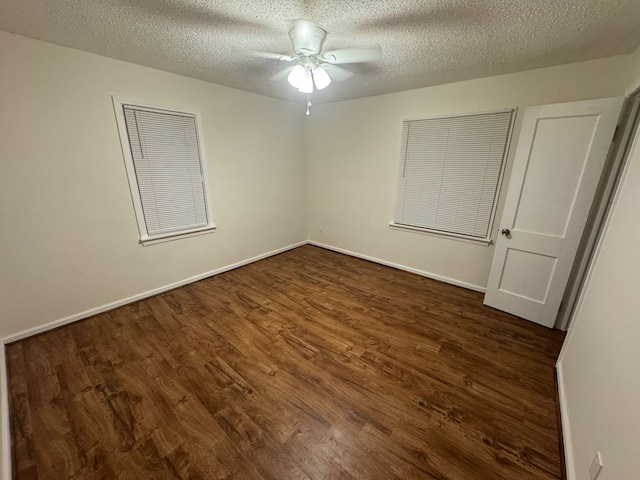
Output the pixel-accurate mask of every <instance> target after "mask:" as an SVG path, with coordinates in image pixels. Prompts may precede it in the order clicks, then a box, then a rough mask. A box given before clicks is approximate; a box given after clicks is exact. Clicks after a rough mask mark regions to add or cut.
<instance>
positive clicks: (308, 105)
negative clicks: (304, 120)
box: [307, 93, 312, 117]
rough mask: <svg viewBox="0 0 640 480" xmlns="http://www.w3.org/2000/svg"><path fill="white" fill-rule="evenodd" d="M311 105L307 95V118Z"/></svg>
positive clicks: (308, 94)
mask: <svg viewBox="0 0 640 480" xmlns="http://www.w3.org/2000/svg"><path fill="white" fill-rule="evenodd" d="M311 105H312V103H311V94H310V93H307V117H308V116H309V115H311V112H310V111H309V108H310V107H311Z"/></svg>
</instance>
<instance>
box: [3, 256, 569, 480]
mask: <svg viewBox="0 0 640 480" xmlns="http://www.w3.org/2000/svg"><path fill="white" fill-rule="evenodd" d="M563 339H564V335H563V334H562V333H561V332H558V331H553V330H548V329H545V328H543V327H541V326H538V325H534V324H532V323H529V322H526V321H524V320H521V319H518V318H516V317H513V316H511V315H508V314H506V313H504V312H500V311H497V310H494V309H491V308H489V307H486V306H484V305H483V304H482V295H481V294H479V293H477V292H473V291H470V290H465V289H462V288H458V287H454V286H451V285H447V284H444V283H440V282H437V281H434V280H430V279H427V278H424V277H419V276H417V275H413V274H410V273H407V272H403V271H398V270H394V269H391V268H388V267H384V266H382V265H378V264H374V263H370V262H367V261H364V260H359V259H355V258H352V257H348V256H346V255H342V254H338V253H334V252H330V251H327V250H323V249H321V248H317V247H312V246H304V247H300V248H297V249H295V250H291V251H289V252H285V253H283V254H280V255H277V256H275V257H271V258H268V259H265V260H262V261H259V262H256V263H253V264H250V265H246V266H244V267H241V268H238V269H236V270H232V271H230V272H226V273H224V274H220V275H217V276H215V277H211V278H209V279H205V280H202V281H200V282H196V283H193V284H190V285H187V286H184V287H181V288H179V289H175V290H172V291H170V292H166V293H164V294H161V295H158V296H155V297H152V298H148V299H145V300H141V301H138V302H135V303H133V304H130V305H126V306H123V307H121V308H118V309H115V310H112V311H109V312H105V313H103V314H100V315H97V316H94V317H92V318H89V319H87V320H84V321H81V322H77V323H74V324H72V325H68V326H66V327H62V328H60V329H57V330H53V331H51V332H47V333H45V334H41V335H39V336H36V337H31V338H27V339H25V340H22V341H19V342H16V343H13V344H11V345H8V346H7V363H8V372H9V386H10V413H11V433H12V455H13V457H12V458H13V467H14V468H13V472H14V478H15V479H50V478H56V479H58V478H74V479H111V478H119V479H129V478H131V479H142V478H154V479H156V478H157V479H169V478H178V479H231V478H235V479H255V480H262V479H278V480H281V479H295V480H305V479H310V480H320V479H347V480H351V479H378V478H380V479H394V478H398V479H414V478H415V479H451V480H477V479H487V480H512V479H516V478H517V479H519V480H556V479H559V478H560V475H561V466H560V456H559V443H558V424H557V421H558V420H557V416H556V390H555V388H556V387H555V383H554V370H553V369H554V363H555V360H556V357H557V355H558V352H559V349H560V346H561V344H562V341H563Z"/></svg>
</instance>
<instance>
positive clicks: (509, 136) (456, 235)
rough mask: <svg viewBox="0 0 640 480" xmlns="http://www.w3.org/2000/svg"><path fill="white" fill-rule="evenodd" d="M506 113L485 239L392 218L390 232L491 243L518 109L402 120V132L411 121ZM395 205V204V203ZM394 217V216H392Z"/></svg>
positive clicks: (401, 157)
mask: <svg viewBox="0 0 640 480" xmlns="http://www.w3.org/2000/svg"><path fill="white" fill-rule="evenodd" d="M506 112H511V121H510V122H509V130H508V131H507V140H506V142H505V149H504V153H503V155H502V163H501V166H500V173H499V174H498V183H497V184H496V195H495V198H494V201H493V206H492V208H491V216H490V218H489V226H488V228H487V236H486V237H474V236H473V235H465V234H461V233H455V232H447V231H444V230H435V229H432V228H426V227H416V226H412V225H404V224H401V223H396V222H395V218H393V219H392V220H391V221H390V222H389V227H390V228H391V229H392V230H401V231H405V232H410V233H419V234H420V233H422V234H426V235H431V236H434V237H440V238H446V239H449V240H458V241H462V242H466V243H475V244H480V245H486V246H489V245H491V244H492V243H493V228H494V222H495V217H496V213H497V210H498V203H500V194H501V193H502V184H503V181H504V172H505V170H506V166H507V161H508V159H509V150H510V148H511V140H512V138H513V132H514V130H515V123H516V117H517V114H518V109H517V107H513V108H503V109H497V110H485V111H482V112H471V113H455V114H448V115H435V116H428V117H411V118H404V119H402V129H403V130H404V124H405V123H406V122H413V121H419V120H437V119H441V118H456V117H471V116H476V115H487V114H494V113H506ZM402 151H403V147H402V146H401V147H400V159H399V161H398V169H399V168H400V167H401V166H402V165H403V161H404V159H403V155H402ZM396 175H397V171H396ZM395 188H396V196H395V201H396V202H397V201H398V186H397V185H396V187H395ZM396 204H397V203H396ZM396 204H394V208H395V206H396ZM394 216H395V215H394Z"/></svg>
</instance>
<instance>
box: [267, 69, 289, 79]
mask: <svg viewBox="0 0 640 480" xmlns="http://www.w3.org/2000/svg"><path fill="white" fill-rule="evenodd" d="M291 70H293V67H287V68H285V69H283V70H280V71H279V72H276V73H274V74H273V75H271V76H270V77H269V80H271V81H272V82H281V81H282V80H284V79H286V78H287V77H288V76H289V72H291Z"/></svg>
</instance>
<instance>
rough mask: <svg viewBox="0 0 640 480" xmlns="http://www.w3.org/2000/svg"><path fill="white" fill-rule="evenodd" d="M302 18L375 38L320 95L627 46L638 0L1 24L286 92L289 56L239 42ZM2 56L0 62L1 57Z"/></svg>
mask: <svg viewBox="0 0 640 480" xmlns="http://www.w3.org/2000/svg"><path fill="white" fill-rule="evenodd" d="M296 19H307V20H312V21H314V22H316V23H318V24H320V25H321V26H322V27H323V28H325V29H326V30H327V32H328V36H327V40H326V43H325V50H334V49H339V48H345V47H370V46H375V45H380V47H381V48H382V51H383V55H382V58H381V59H380V60H379V61H377V62H376V63H375V64H358V65H346V66H345V67H346V68H349V69H350V70H352V71H353V72H355V73H356V76H354V77H353V78H351V79H349V80H344V81H342V82H334V83H332V84H331V85H330V86H329V87H328V88H327V89H325V90H323V91H321V92H317V93H314V95H313V98H314V101H315V102H319V101H336V100H344V99H348V98H357V97H364V96H369V95H378V94H382V93H391V92H396V91H401V90H408V89H412V88H418V87H425V86H430V85H437V84H442V83H449V82H454V81H460V80H467V79H471V78H478V77H486V76H490V75H497V74H502V73H508V72H515V71H521V70H528V69H532V68H539V67H544V66H550V65H558V64H562V63H571V62H577V61H583V60H588V59H593V58H600V57H605V56H609V55H616V54H622V53H629V52H632V51H633V50H634V49H635V48H636V47H638V45H639V44H640V1H639V0H477V1H473V0H422V1H421V0H325V1H322V0H315V1H313V0H298V1H294V0H280V1H270V0H252V1H246V0H242V1H240V0H2V1H1V2H0V30H5V31H8V32H13V33H17V34H20V35H25V36H28V37H33V38H37V39H40V40H45V41H47V42H52V43H56V44H60V45H65V46H68V47H72V48H76V49H79V50H85V51H89V52H93V53H97V54H100V55H104V56H107V57H112V58H117V59H121V60H126V61H129V62H133V63H137V64H140V65H146V66H149V67H154V68H158V69H161V70H166V71H169V72H174V73H178V74H182V75H187V76H189V77H195V78H200V79H203V80H208V81H211V82H214V83H218V84H221V85H228V86H230V87H235V88H239V89H242V90H247V91H250V92H255V93H260V94H264V95H269V96H272V97H278V98H282V99H286V100H293V101H299V102H303V101H304V94H301V93H299V92H297V91H296V90H295V89H294V88H293V87H291V86H290V85H289V84H288V83H287V82H286V80H284V79H282V80H280V81H272V80H269V77H270V76H271V75H273V74H274V73H276V72H278V71H279V70H281V69H282V68H284V67H285V66H286V64H283V63H281V62H278V61H274V60H266V59H258V58H250V57H248V56H246V55H243V54H242V53H241V52H243V51H246V50H251V49H253V50H266V51H273V52H281V53H287V54H288V53H291V44H290V41H289V38H288V35H287V32H288V30H289V28H290V26H291V24H292V22H293V21H294V20H296ZM0 68H1V67H0Z"/></svg>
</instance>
